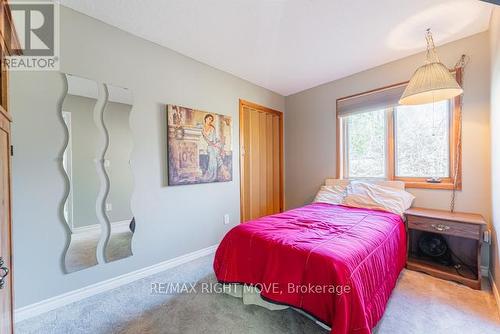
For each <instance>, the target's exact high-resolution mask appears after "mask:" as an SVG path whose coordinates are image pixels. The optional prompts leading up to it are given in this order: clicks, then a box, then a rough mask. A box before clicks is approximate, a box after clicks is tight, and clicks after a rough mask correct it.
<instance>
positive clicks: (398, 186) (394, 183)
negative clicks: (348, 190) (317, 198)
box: [325, 179, 405, 190]
mask: <svg viewBox="0 0 500 334" xmlns="http://www.w3.org/2000/svg"><path fill="white" fill-rule="evenodd" d="M359 181H363V182H368V183H373V184H378V185H381V186H385V187H390V188H395V189H401V190H404V189H405V183H404V182H403V181H386V180H359ZM349 182H351V180H343V179H326V180H325V186H332V185H338V184H340V185H347V184H349Z"/></svg>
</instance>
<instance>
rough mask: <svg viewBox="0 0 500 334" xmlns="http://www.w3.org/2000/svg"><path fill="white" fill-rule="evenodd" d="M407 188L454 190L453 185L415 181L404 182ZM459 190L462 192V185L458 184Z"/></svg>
mask: <svg viewBox="0 0 500 334" xmlns="http://www.w3.org/2000/svg"><path fill="white" fill-rule="evenodd" d="M404 182H405V187H406V188H421V189H441V190H453V183H450V182H441V183H430V182H415V181H413V182H412V181H404ZM456 189H457V190H462V184H461V183H459V184H457V188H456Z"/></svg>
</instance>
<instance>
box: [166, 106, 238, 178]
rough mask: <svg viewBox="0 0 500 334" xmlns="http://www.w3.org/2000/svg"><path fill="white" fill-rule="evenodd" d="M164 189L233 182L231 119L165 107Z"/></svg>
mask: <svg viewBox="0 0 500 334" xmlns="http://www.w3.org/2000/svg"><path fill="white" fill-rule="evenodd" d="M167 129H168V131H167V132H168V185H183V184H197V183H211V182H227V181H231V180H232V179H233V151H232V143H231V142H232V136H231V133H232V120H231V116H225V115H220V114H216V113H210V112H206V111H201V110H196V109H190V108H185V107H181V106H177V105H171V104H169V105H167Z"/></svg>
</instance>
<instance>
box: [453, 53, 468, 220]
mask: <svg viewBox="0 0 500 334" xmlns="http://www.w3.org/2000/svg"><path fill="white" fill-rule="evenodd" d="M469 60H470V58H469V56H467V55H462V56H461V57H460V59H459V60H458V62H457V63H456V64H455V69H461V79H462V80H461V81H462V82H461V84H462V86H463V83H464V74H465V67H466V66H467V64H468V63H469ZM458 98H459V101H460V102H459V105H460V113H459V114H458V119H457V120H456V121H457V122H458V138H457V149H456V151H455V166H454V167H455V169H454V171H453V190H452V192H451V201H450V212H455V201H456V196H457V187H458V172H459V162H460V159H461V156H462V110H463V105H464V103H463V101H464V99H463V94H462V95H460V96H459V97H458Z"/></svg>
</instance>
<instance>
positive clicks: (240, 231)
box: [214, 203, 406, 333]
mask: <svg viewBox="0 0 500 334" xmlns="http://www.w3.org/2000/svg"><path fill="white" fill-rule="evenodd" d="M405 261H406V232H405V226H404V223H403V220H402V218H401V216H400V215H398V214H394V213H389V212H384V211H380V210H373V209H366V208H354V207H348V206H344V205H335V204H328V203H313V204H309V205H306V206H304V207H301V208H297V209H293V210H290V211H286V212H283V213H279V214H276V215H271V216H266V217H263V218H259V219H256V220H253V221H250V222H247V223H245V224H240V225H238V226H236V227H235V228H233V229H232V230H231V231H229V232H228V233H227V234H226V236H225V237H224V239H223V240H222V242H221V244H220V245H219V247H218V249H217V252H216V255H215V260H214V271H215V274H216V277H217V279H218V281H219V282H221V283H224V284H242V285H246V286H252V287H254V288H256V289H257V290H258V291H259V292H260V297H261V298H262V299H264V300H265V301H267V302H269V303H271V304H277V305H285V306H291V307H294V308H296V309H300V310H302V311H304V312H306V313H307V314H309V315H310V316H312V317H313V318H314V319H317V320H318V321H320V322H321V323H323V324H325V325H327V326H329V327H330V328H331V332H332V333H371V330H372V328H373V327H375V326H376V324H377V322H378V321H379V320H380V318H381V317H382V315H383V312H384V310H385V306H386V303H387V301H388V299H389V296H390V294H391V292H392V290H393V288H394V286H395V284H396V281H397V278H398V276H399V273H400V272H401V270H402V269H403V267H404V265H405Z"/></svg>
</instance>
